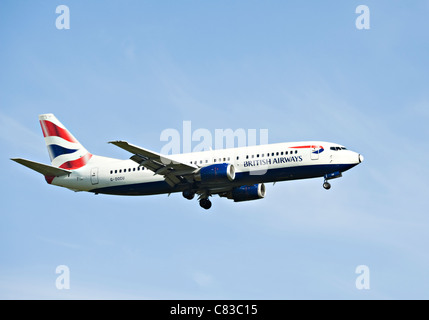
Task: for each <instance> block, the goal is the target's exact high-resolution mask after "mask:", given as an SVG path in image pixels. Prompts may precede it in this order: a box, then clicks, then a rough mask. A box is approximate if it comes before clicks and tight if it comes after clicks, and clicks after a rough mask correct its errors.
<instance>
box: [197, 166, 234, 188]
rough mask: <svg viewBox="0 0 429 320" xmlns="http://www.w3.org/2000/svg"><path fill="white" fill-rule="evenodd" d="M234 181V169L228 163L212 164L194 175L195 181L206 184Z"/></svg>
mask: <svg viewBox="0 0 429 320" xmlns="http://www.w3.org/2000/svg"><path fill="white" fill-rule="evenodd" d="M234 179H235V168H234V166H233V165H232V164H229V163H219V164H212V165H210V166H207V167H203V168H201V169H200V171H198V173H197V174H196V175H195V180H196V181H201V182H206V183H219V182H229V181H233V180H234Z"/></svg>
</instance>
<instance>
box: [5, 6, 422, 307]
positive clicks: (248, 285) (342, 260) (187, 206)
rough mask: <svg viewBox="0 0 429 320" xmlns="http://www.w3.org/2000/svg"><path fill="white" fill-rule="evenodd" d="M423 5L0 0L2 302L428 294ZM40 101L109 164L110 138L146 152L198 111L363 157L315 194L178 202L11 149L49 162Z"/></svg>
mask: <svg viewBox="0 0 429 320" xmlns="http://www.w3.org/2000/svg"><path fill="white" fill-rule="evenodd" d="M60 4H65V5H67V6H69V8H70V30H57V29H56V27H55V19H56V18H57V16H58V15H57V14H56V13H55V8H56V7H57V6H58V5H60ZM360 4H365V5H367V6H368V7H369V9H370V19H371V20H370V30H358V29H357V28H356V27H355V20H356V18H357V17H358V14H356V13H355V9H356V7H357V6H358V5H360ZM428 15H429V1H419V0H418V1H409V2H405V1H394V2H392V1H387V0H385V1H366V2H361V1H323V2H322V1H264V2H261V1H192V0H189V1H103V2H101V1H92V2H88V1H60V2H58V1H2V2H1V4H0V41H1V42H0V43H1V46H0V70H1V72H0V144H1V148H2V150H3V151H2V155H3V156H2V157H1V158H0V165H1V168H2V169H3V170H2V172H3V174H2V180H3V183H2V184H1V186H0V188H1V197H2V210H1V214H0V298H3V299H13V298H24V299H32V298H37V299H75V298H84V299H86V298H88V299H99V298H109V299H113V298H119V299H121V298H131V299H134V298H148V299H294V298H309V299H336V298H340V299H392V298H393V299H414V298H417V299H421V298H425V299H428V298H429V248H428V246H429V233H428V231H427V230H428V228H429V218H428V214H427V208H428V200H427V199H428V197H427V195H428V191H429V186H428V174H429V169H428V165H427V162H428V159H429V149H428V148H427V137H428V134H429V129H428V128H429V126H428V125H427V123H428V120H429V94H428V89H429V88H428V84H429V55H428V54H427V53H428V52H429V33H428V27H429V25H428V22H427V21H428V20H427V17H428ZM42 113H54V114H55V115H56V116H57V117H58V118H59V119H60V121H61V122H63V124H65V125H66V126H67V128H68V129H69V130H70V131H72V133H73V134H74V135H75V136H76V137H77V138H78V139H79V141H80V142H81V143H82V144H83V145H84V146H85V147H86V148H87V149H88V150H89V151H90V152H92V153H94V154H99V155H104V156H110V157H117V158H123V159H125V158H127V157H128V156H129V155H128V154H126V153H125V152H123V151H122V150H119V149H118V148H115V147H114V146H112V145H108V144H107V143H106V142H107V141H110V140H116V139H125V140H128V141H130V142H131V143H134V144H137V145H141V146H143V147H146V148H149V149H152V150H155V151H160V150H161V148H162V147H163V145H164V144H165V142H162V141H160V134H161V132H162V131H163V130H165V129H167V128H174V129H177V130H179V131H180V130H181V128H182V123H183V121H192V128H193V130H196V129H198V128H206V129H208V130H210V131H211V132H212V133H213V134H214V130H215V129H218V128H220V129H227V128H231V129H234V130H235V129H238V128H244V129H246V130H247V129H268V130H269V142H271V143H275V142H286V141H300V140H325V141H332V142H338V143H340V144H343V145H345V146H347V147H348V148H349V149H352V150H354V151H357V152H360V153H362V154H363V155H364V156H365V162H364V163H363V164H362V165H360V166H358V167H356V168H354V169H353V170H351V171H348V172H346V173H345V174H344V176H343V178H342V179H338V180H334V181H332V185H333V186H332V189H331V190H329V192H327V191H326V190H324V189H323V188H322V179H314V180H307V181H295V182H283V183H277V184H276V185H275V186H273V185H272V184H269V185H267V195H266V198H265V199H263V200H259V201H253V202H246V203H233V202H231V201H229V200H226V199H223V198H222V199H220V198H218V197H215V198H214V199H213V207H212V209H211V210H210V211H209V212H205V211H203V210H202V209H201V208H200V207H199V205H198V203H197V202H196V201H187V200H185V199H183V197H182V196H181V195H180V194H173V195H171V196H170V197H169V198H168V197H167V195H160V196H152V197H113V196H103V195H98V196H95V195H92V194H86V193H73V192H71V191H69V190H66V189H61V188H56V187H53V186H49V185H47V184H46V183H45V181H44V179H43V177H42V176H40V175H38V174H37V173H34V172H32V171H30V170H28V169H26V168H24V167H21V166H19V165H17V164H16V163H13V162H12V161H10V160H9V158H11V157H24V158H28V159H32V160H34V161H39V162H43V163H49V157H48V153H47V151H46V148H45V145H44V141H43V136H42V133H41V130H40V126H39V123H38V119H37V116H38V115H39V114H42ZM58 265H67V266H68V267H69V268H70V285H71V288H70V290H57V289H56V287H55V280H56V277H57V274H55V269H56V267H57V266H58ZM359 265H367V266H368V267H369V269H370V281H371V283H370V285H371V288H370V290H362V291H361V290H357V289H356V287H355V281H356V278H357V276H358V275H357V274H355V269H356V267H357V266H359Z"/></svg>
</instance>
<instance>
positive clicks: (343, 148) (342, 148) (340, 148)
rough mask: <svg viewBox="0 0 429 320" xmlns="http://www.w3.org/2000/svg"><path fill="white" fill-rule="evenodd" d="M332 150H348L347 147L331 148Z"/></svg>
mask: <svg viewBox="0 0 429 320" xmlns="http://www.w3.org/2000/svg"><path fill="white" fill-rule="evenodd" d="M331 150H333V151H338V150H347V148H345V147H331Z"/></svg>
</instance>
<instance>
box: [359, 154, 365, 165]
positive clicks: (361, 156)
mask: <svg viewBox="0 0 429 320" xmlns="http://www.w3.org/2000/svg"><path fill="white" fill-rule="evenodd" d="M363 160H364V157H363V155H361V154H360V155H359V163H361V162H363Z"/></svg>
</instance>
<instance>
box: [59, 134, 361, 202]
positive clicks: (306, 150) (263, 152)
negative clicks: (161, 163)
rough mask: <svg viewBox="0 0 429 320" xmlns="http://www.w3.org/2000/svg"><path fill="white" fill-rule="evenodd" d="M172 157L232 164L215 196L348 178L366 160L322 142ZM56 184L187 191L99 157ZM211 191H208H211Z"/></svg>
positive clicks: (133, 191)
mask: <svg viewBox="0 0 429 320" xmlns="http://www.w3.org/2000/svg"><path fill="white" fill-rule="evenodd" d="M168 157H169V159H172V160H176V161H178V162H181V163H185V164H192V165H195V166H197V167H205V166H209V165H212V164H219V163H228V164H232V165H233V166H234V168H235V171H236V177H235V179H234V181H231V182H229V183H225V184H223V185H216V187H215V188H214V189H213V190H212V191H214V192H219V191H222V189H225V190H227V189H230V188H232V187H239V186H243V185H252V184H257V183H264V182H276V181H286V180H295V179H306V178H315V177H323V176H325V175H327V174H331V173H334V172H339V173H341V172H344V171H346V170H348V169H350V168H352V167H354V166H355V165H357V164H359V163H360V162H361V161H362V160H363V157H362V156H361V155H360V154H358V153H356V152H353V151H349V150H346V149H345V148H344V147H342V146H340V145H338V144H335V143H330V142H321V141H306V142H291V143H277V144H268V145H259V146H251V147H242V148H231V149H223V150H211V151H204V152H194V153H185V154H176V155H169V156H168ZM51 183H52V184H53V185H57V186H62V187H66V188H69V189H72V190H74V191H89V192H94V193H97V194H98V193H105V194H116V195H151V194H160V193H171V192H179V191H183V190H184V189H185V188H187V187H185V186H184V185H181V184H179V185H177V186H174V187H171V186H170V185H169V184H167V183H166V182H165V179H164V177H163V176H162V175H159V174H154V172H153V171H151V170H148V169H147V168H144V167H142V166H140V165H139V164H138V163H136V162H135V161H133V160H119V159H113V158H106V157H100V156H96V155H94V156H93V157H92V158H91V159H90V160H89V162H88V163H87V165H86V166H84V167H82V168H80V169H77V170H73V172H72V173H70V174H69V175H68V176H61V177H56V178H54V179H53V180H52V182H51ZM203 187H204V186H203ZM211 188H213V187H212V186H207V189H211ZM209 191H210V190H209Z"/></svg>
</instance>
